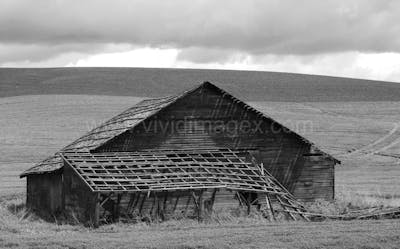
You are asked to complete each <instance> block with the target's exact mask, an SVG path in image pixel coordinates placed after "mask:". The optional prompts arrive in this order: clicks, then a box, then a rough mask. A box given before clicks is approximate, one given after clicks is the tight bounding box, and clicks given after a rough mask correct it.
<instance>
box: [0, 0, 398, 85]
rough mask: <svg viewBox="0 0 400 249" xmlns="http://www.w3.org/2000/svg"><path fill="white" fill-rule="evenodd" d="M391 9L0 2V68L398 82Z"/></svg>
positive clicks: (159, 1)
mask: <svg viewBox="0 0 400 249" xmlns="http://www.w3.org/2000/svg"><path fill="white" fill-rule="evenodd" d="M398 23H400V1H398V0H368V1H365V0H326V1H321V0H304V1H298V0H246V1H243V0H218V1H212V0H191V1H188V0H171V1H164V0H113V1H112V2H110V1H106V0H85V1H77V0H38V1H35V0H2V1H0V24H1V25H0V66H47V67H54V66H65V65H68V66H138V67H194V68H221V69H242V70H243V69H244V70H270V71H286V72H298V73H311V74H327V75H336V76H347V77H359V78H371V79H381V80H395V81H400V62H399V61H400V25H398Z"/></svg>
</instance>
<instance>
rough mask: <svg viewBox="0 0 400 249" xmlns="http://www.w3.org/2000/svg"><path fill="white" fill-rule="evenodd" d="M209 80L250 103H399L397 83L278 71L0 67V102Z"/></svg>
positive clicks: (139, 91) (131, 91)
mask: <svg viewBox="0 0 400 249" xmlns="http://www.w3.org/2000/svg"><path fill="white" fill-rule="evenodd" d="M203 81H212V82H214V83H217V84H218V85H220V86H221V87H222V88H224V89H227V90H228V91H230V92H231V93H233V94H234V95H236V96H238V97H240V98H242V99H244V100H248V101H285V102H289V101H291V102H304V101H308V102H316V101H319V102H321V101H322V102H325V101H329V102H331V101H338V102H340V101H399V100H400V84H398V83H391V82H379V81H371V80H361V79H350V78H338V77H328V76H316V75H302V74H291V73H276V72H256V71H228V70H197V69H151V68H149V69H144V68H41V69H26V68H18V69H17V68H0V97H9V96H19V95H40V94H89V95H112V96H135V97H157V96H165V95H169V94H175V93H177V92H180V91H182V90H183V89H187V88H188V87H190V86H193V85H195V84H198V83H200V82H203Z"/></svg>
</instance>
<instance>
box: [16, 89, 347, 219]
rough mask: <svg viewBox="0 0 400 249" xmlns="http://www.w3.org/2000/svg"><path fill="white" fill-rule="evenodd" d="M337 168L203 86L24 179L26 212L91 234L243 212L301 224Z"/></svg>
mask: <svg viewBox="0 0 400 249" xmlns="http://www.w3.org/2000/svg"><path fill="white" fill-rule="evenodd" d="M337 163H340V162H339V161H338V160H336V159H335V158H333V157H332V156H330V155H329V154H327V153H325V152H323V151H321V150H319V149H318V148H317V147H316V146H315V145H314V144H313V143H311V142H310V141H308V140H307V139H305V138H304V137H302V136H300V135H298V134H297V133H295V132H293V131H291V130H289V129H288V128H286V127H284V126H283V125H281V124H280V123H278V122H276V121H275V120H274V119H272V118H271V117H269V116H267V115H265V114H264V113H261V112H259V111H257V110H255V109H254V108H252V107H251V106H249V105H247V104H246V103H244V102H243V101H241V100H239V99H237V98H235V97H233V96H232V95H230V94H229V93H227V92H226V91H224V90H222V89H220V88H219V87H217V86H215V85H213V84H211V83H209V82H205V83H202V84H201V85H199V86H197V87H195V88H194V89H191V90H189V91H186V92H183V93H181V94H179V95H177V96H172V97H165V98H157V99H146V100H143V101H141V102H140V103H138V104H137V105H135V106H133V107H132V108H129V109H128V110H126V111H124V112H122V113H121V114H119V115H117V116H115V117H114V118H112V119H110V120H108V121H106V122H105V123H103V124H102V125H100V126H99V127H97V128H95V129H94V130H92V131H90V132H89V133H87V134H86V135H84V136H83V137H81V138H79V139H78V140H76V141H75V142H73V143H71V144H70V145H68V146H66V147H65V148H63V149H62V150H60V151H59V152H58V153H56V154H55V155H53V156H51V157H49V158H47V159H46V160H44V161H43V162H41V163H39V164H37V165H35V166H34V167H32V168H30V169H28V170H26V171H25V172H23V173H22V174H21V177H26V178H27V200H26V202H27V206H28V207H29V208H30V209H31V210H32V211H34V212H36V213H37V214H39V215H41V216H44V217H54V216H58V215H67V216H69V217H73V218H74V219H75V220H78V221H81V222H83V223H86V224H89V225H94V226H97V225H99V224H101V223H102V222H108V221H115V220H118V219H145V218H146V219H153V220H154V219H156V220H162V219H167V218H169V217H182V216H185V217H196V218H199V219H201V218H203V217H204V216H206V215H210V214H212V213H213V212H215V211H216V210H221V212H223V211H224V210H229V209H235V208H238V207H244V208H245V209H247V211H248V212H251V210H256V209H258V210H261V211H263V212H265V214H266V216H268V217H269V218H271V219H273V218H276V217H277V216H278V213H283V214H284V215H285V216H287V217H290V218H292V219H297V218H304V219H307V217H306V216H304V215H302V212H303V211H304V208H303V207H302V205H301V204H300V201H301V202H310V201H314V200H316V199H325V200H332V199H333V198H334V166H335V164H337Z"/></svg>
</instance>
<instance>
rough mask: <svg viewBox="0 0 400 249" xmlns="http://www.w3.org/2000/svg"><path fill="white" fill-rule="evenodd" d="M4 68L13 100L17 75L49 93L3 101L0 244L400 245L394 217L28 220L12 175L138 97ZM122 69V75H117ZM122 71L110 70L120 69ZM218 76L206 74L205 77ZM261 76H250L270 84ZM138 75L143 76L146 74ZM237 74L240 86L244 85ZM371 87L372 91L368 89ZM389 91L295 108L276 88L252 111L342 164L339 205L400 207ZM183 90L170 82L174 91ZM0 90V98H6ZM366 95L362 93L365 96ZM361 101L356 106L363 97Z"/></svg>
mask: <svg viewBox="0 0 400 249" xmlns="http://www.w3.org/2000/svg"><path fill="white" fill-rule="evenodd" d="M4 70H5V69H0V87H1V89H0V90H6V91H8V92H7V94H9V95H20V94H26V93H25V90H26V89H25V90H21V88H23V86H22V85H18V84H17V85H15V87H14V88H15V89H12V87H11V86H12V84H11V83H12V82H13V81H12V80H16V81H19V78H18V77H22V76H23V77H25V79H26V78H27V75H30V77H31V80H32V82H33V81H38V82H40V83H38V84H39V86H38V85H35V86H30V87H31V88H30V89H31V90H32V91H31V93H40V89H41V88H43V87H45V88H46V89H47V91H48V92H46V93H54V94H50V95H25V96H3V97H2V98H0V116H1V118H0V127H1V128H0V151H1V153H0V217H1V219H0V247H6V248H13V247H22V248H110V247H116V248H132V247H138V248H180V249H183V248H204V249H205V248H399V247H400V234H399V229H400V221H399V220H379V221H372V220H370V221H347V222H319V223H303V222H288V223H272V224H271V223H267V222H265V221H263V220H259V219H254V218H243V219H236V220H226V221H222V222H220V223H216V222H214V223H210V224H204V223H202V224H197V223H196V222H195V221H187V220H186V221H170V222H166V223H163V224H156V225H151V226H149V225H146V224H137V225H127V224H114V225H107V226H103V227H101V228H100V229H97V230H90V229H87V228H84V227H81V226H70V225H56V224H50V223H46V222H43V221H41V220H38V219H36V218H34V217H32V216H29V215H28V216H26V215H25V213H24V209H23V202H24V190H25V188H24V186H25V182H24V179H19V178H18V174H19V173H21V172H22V171H23V170H25V169H27V168H29V167H31V166H32V165H33V164H34V163H35V162H38V161H39V160H41V159H44V158H45V157H47V156H49V155H50V154H52V153H54V152H56V151H57V150H59V149H60V148H62V147H63V146H65V145H66V144H68V143H69V142H72V141H73V140H75V139H76V138H78V137H79V136H81V135H82V134H83V133H85V132H87V131H89V130H90V129H92V128H94V127H96V126H97V125H99V124H100V123H101V122H102V121H105V120H106V119H108V118H111V117H112V116H114V115H116V114H118V113H119V112H121V111H122V110H124V109H125V108H128V107H130V106H132V105H134V104H135V103H136V102H138V101H139V100H140V99H141V98H140V97H130V96H100V95H84V94H85V93H86V94H90V93H96V91H97V90H96V91H94V90H93V91H92V90H90V89H85V87H84V88H83V90H82V91H81V92H79V93H80V94H82V95H62V94H60V93H64V94H65V93H75V94H76V93H77V92H69V91H70V90H69V88H68V87H67V86H64V88H60V82H74V79H75V77H78V76H79V74H77V75H75V76H74V75H72V76H71V75H70V76H68V75H67V76H65V75H64V76H62V74H61V76H60V75H59V74H60V72H57V70H55V71H52V70H48V71H45V73H40V72H38V71H35V70H33V71H32V70H31V71H29V70H28V69H26V70H27V71H25V72H24V73H23V74H20V75H17V76H18V77H17V76H15V75H14V76H12V75H11V76H10V74H9V71H7V77H4V72H6V71H4ZM15 70H17V69H15ZM118 70H122V71H123V69H118ZM118 70H117V71H116V72H121V71H118ZM78 71H79V70H78ZM95 71H96V72H97V71H100V73H99V72H97V73H96V74H94V76H93V78H90V79H89V82H90V81H93V80H95V79H96V77H101V75H103V74H104V73H105V72H108V71H107V70H106V71H105V72H103V71H102V70H100V69H96V70H95ZM167 71H168V70H167ZM189 72H191V73H193V72H192V71H189ZM147 73H149V72H147ZM164 73H165V72H164ZM202 73H206V71H204V72H202ZM202 73H199V72H194V74H195V75H197V76H196V77H200V76H201V74H202ZM214 73H215V72H209V74H210V75H211V76H212V75H214ZM235 74H236V72H231V74H229V73H226V74H222V76H219V77H222V78H224V77H228V78H229V77H233V76H235ZM21 75H22V76H21ZM46 75H47V76H46ZM124 75H125V76H124ZM127 75H129V74H126V72H125V74H122V75H121V76H120V78H118V77H116V79H117V81H123V80H124V79H125V78H124V77H127ZM161 75H163V74H161ZM178 75H179V74H178ZM199 75H200V76H199ZM232 75H233V76H232ZM260 75H261V76H260ZM260 75H258V76H256V78H257V77H260V78H262V77H266V76H265V75H264V76H263V75H262V74H260ZM45 76H46V77H47V78H46V77H45ZM214 76H215V75H214ZM278 76H279V75H277V74H270V75H269V76H268V77H272V78H271V79H279V77H278ZM13 77H14V78H13ZM110 77H111V76H110ZM113 77H115V76H113ZM137 77H138V78H137V79H139V78H140V77H145V76H143V75H142V76H140V75H139V76H137ZM154 77H155V78H153V79H147V80H148V81H153V83H154V84H157V82H159V80H160V79H159V78H158V77H161V76H157V74H155V76H154ZM174 77H175V78H174V79H175V81H178V80H179V77H178V76H176V75H175V76H174ZM181 77H184V76H182V75H181ZM185 77H186V76H185ZM193 77H194V76H193ZM240 77H244V76H243V75H242V76H240ZM240 77H239V80H241V79H242V78H240ZM273 77H278V78H273ZM287 77H289V78H290V77H293V75H289V76H287ZM304 77H306V76H304ZM307 77H308V76H307ZM307 77H306V78H307ZM316 77H317V76H316ZM28 78H29V77H28ZM3 79H6V80H3ZM83 79H87V78H83ZM105 79H107V78H105ZM185 79H186V78H185ZM329 79H331V78H329ZM80 80H82V79H80ZM302 80H303V81H304V80H305V79H304V78H300V79H298V82H300V83H299V84H300V85H298V87H299V88H300V87H302V86H304V84H303V83H301V82H302ZM325 80H326V79H325ZM4 82H6V83H4ZM7 82H8V83H7ZM10 82H11V83H10ZM185 82H187V81H185ZM3 83H4V84H3ZM21 84H22V83H21ZM71 84H72V83H71ZM135 84H137V82H136V83H134V84H133V85H134V86H136V85H135ZM252 84H256V83H254V82H253V83H252ZM302 84H303V85H302ZM357 84H362V82H361V81H359V82H358V83H357V82H356V83H355V85H353V86H351V87H356V86H358V85H357ZM368 84H369V85H370V86H373V84H372V83H368ZM385 84H386V83H385ZM387 84H389V85H388V86H390V87H388V88H385V87H383V88H385V89H386V90H388V89H389V90H388V91H392V93H393V96H396V97H397V98H398V99H397V100H398V101H396V98H395V97H393V96H392V95H388V92H386V90H383V91H381V92H376V93H375V95H376V96H375V97H374V98H370V99H369V100H368V101H366V100H365V99H363V100H364V101H358V102H352V101H349V96H350V95H349V94H351V93H346V94H348V95H344V97H340V96H339V95H338V94H336V95H335V94H333V95H332V96H330V99H329V98H328V100H330V101H329V102H326V101H325V102H319V101H318V100H320V99H321V98H323V97H324V95H321V96H317V97H314V98H311V99H310V98H308V99H306V100H309V101H301V102H299V100H303V97H302V96H300V97H296V93H295V92H294V90H293V89H292V90H288V92H286V93H282V94H281V95H279V94H280V93H279V91H286V90H285V89H288V86H287V85H281V88H279V87H278V88H274V91H275V92H274V91H272V93H268V94H267V95H266V96H264V97H262V96H261V94H258V95H254V100H260V101H255V102H250V104H251V105H253V106H255V107H256V108H257V109H259V110H262V111H264V112H266V113H268V114H270V115H271V116H272V117H274V118H275V119H277V120H278V121H281V122H282V123H283V124H285V125H286V126H288V127H290V128H292V129H294V130H296V131H297V132H298V133H300V134H302V135H304V136H306V137H307V138H309V139H310V140H312V141H314V142H316V143H317V145H319V146H320V147H321V148H323V149H324V150H326V151H327V152H329V153H331V154H333V155H334V156H336V157H337V158H338V159H339V160H341V161H342V164H341V165H338V166H337V167H336V196H337V198H338V201H340V202H341V203H353V204H355V205H358V206H364V205H365V206H371V205H380V204H383V205H387V206H400V194H399V193H400V184H399V182H400V159H399V156H400V93H399V92H397V90H396V89H397V88H396V87H397V86H400V84H399V85H397V86H392V85H391V84H390V83H387ZM117 85H118V84H117ZM70 86H73V85H70ZM102 86H103V87H106V88H105V89H106V90H105V92H104V94H111V95H116V92H108V91H112V90H113V89H112V88H113V87H111V86H106V85H105V84H103V85H102ZM124 86H125V85H124ZM337 86H338V85H336V87H337ZM18 87H19V88H18ZM179 87H180V86H179V85H175V86H174V87H172V88H171V89H175V88H179ZM391 87H392V88H391ZM127 88H128V91H127V92H129V94H131V93H132V91H133V88H132V87H129V86H128V87H127ZM165 88H168V87H167V86H165ZM100 89H101V88H100ZM107 89H108V90H107ZM129 89H130V90H129ZM143 89H144V90H143ZM143 89H141V88H138V89H137V90H138V91H137V93H138V94H137V95H134V96H145V95H144V94H146V91H150V92H151V94H150V95H157V91H156V90H155V88H153V87H150V88H149V89H150V90H148V89H147V90H146V89H145V88H143ZM171 89H167V90H165V89H164V86H163V87H161V88H160V90H159V91H160V93H164V90H165V92H166V93H170V91H172V90H171ZM228 89H229V88H228ZM279 89H280V90H279ZM326 89H327V88H321V89H320V90H318V91H325V95H329V93H327V90H326ZM373 89H374V88H373V87H372V88H368V94H373ZM390 89H391V90H390ZM399 89H400V88H399ZM233 90H235V89H234V88H233ZM174 91H175V90H174ZM236 91H237V89H236ZM318 91H314V92H311V93H307V94H308V95H307V94H306V95H305V96H308V97H310V95H311V94H318ZM0 92H1V94H4V91H0ZM175 92H176V91H175ZM233 92H235V91H233ZM263 92H264V93H265V92H267V91H263ZM55 93H57V94H55ZM252 94H253V93H252V92H251V91H250V92H249V91H247V92H246V91H245V92H244V93H243V95H249V96H251V95H252ZM270 94H275V95H276V94H278V96H280V97H282V96H283V97H282V98H281V99H283V100H285V101H284V102H276V101H268V102H267V101H265V100H266V99H268V96H270ZM298 94H302V92H300V93H298ZM353 94H354V91H353ZM368 94H366V95H365V96H369V95H368ZM159 95H163V94H159ZM338 96H339V97H338ZM357 96H358V95H357ZM357 96H355V99H356V100H357V99H358V100H360V97H357ZM360 96H361V95H360ZM382 96H383V97H382ZM390 96H392V97H390ZM275 97H276V96H275ZM275 97H274V98H275ZM386 97H387V98H388V99H389V100H391V101H382V100H383V99H382V98H386ZM261 100H263V101H261ZM268 100H271V99H268ZM272 100H274V99H273V98H272ZM290 100H291V101H290ZM378 100H379V101H378Z"/></svg>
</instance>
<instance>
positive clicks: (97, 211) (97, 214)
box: [93, 193, 100, 228]
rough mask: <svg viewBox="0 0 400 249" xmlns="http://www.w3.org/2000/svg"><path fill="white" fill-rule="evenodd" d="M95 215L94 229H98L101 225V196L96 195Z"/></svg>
mask: <svg viewBox="0 0 400 249" xmlns="http://www.w3.org/2000/svg"><path fill="white" fill-rule="evenodd" d="M94 199H95V203H94V214H93V227H94V228H98V227H99V224H100V194H99V193H95V194H94Z"/></svg>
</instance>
